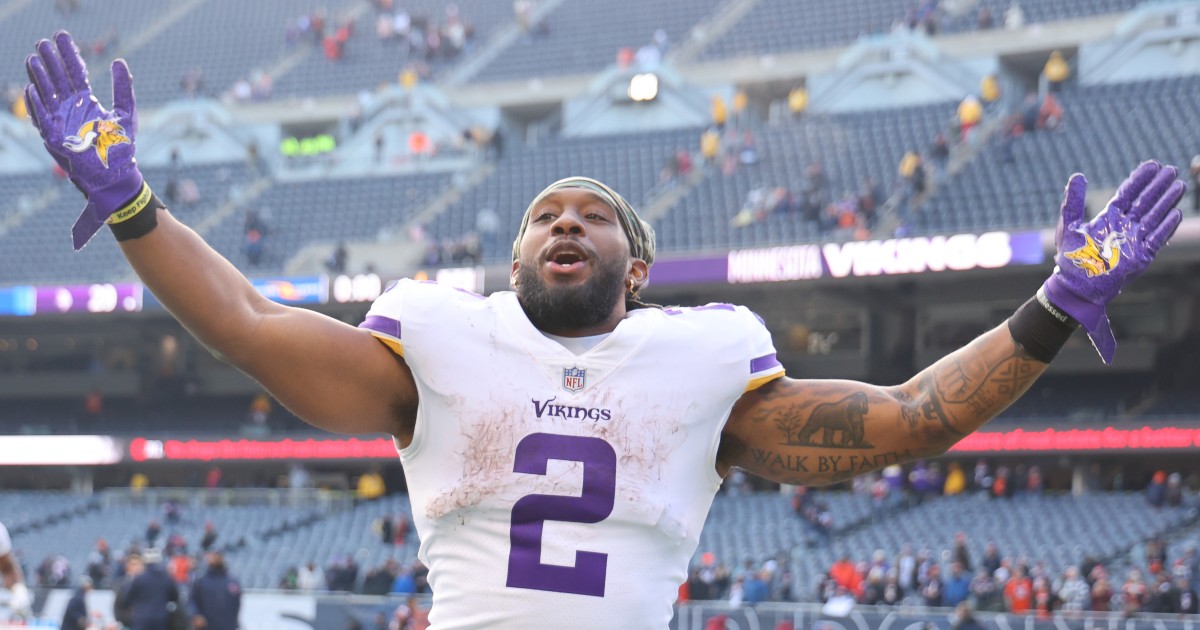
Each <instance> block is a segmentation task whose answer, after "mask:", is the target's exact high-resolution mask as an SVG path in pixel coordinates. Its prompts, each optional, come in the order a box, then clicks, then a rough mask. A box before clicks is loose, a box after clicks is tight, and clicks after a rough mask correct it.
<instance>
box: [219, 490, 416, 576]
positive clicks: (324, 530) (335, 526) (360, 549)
mask: <svg viewBox="0 0 1200 630" xmlns="http://www.w3.org/2000/svg"><path fill="white" fill-rule="evenodd" d="M411 514H412V510H411V508H410V507H409V503H408V496H407V495H392V496H388V497H384V498H381V499H378V500H376V501H370V502H365V503H360V504H359V505H357V506H356V507H354V508H352V509H349V510H342V511H336V512H332V513H329V514H325V515H323V516H322V517H321V518H319V519H316V520H313V521H312V523H310V524H309V525H307V526H306V527H298V528H295V529H293V530H291V531H288V532H286V533H283V534H281V535H278V536H271V537H267V538H265V539H262V540H259V541H257V542H255V543H253V544H250V545H248V546H247V547H246V548H245V549H242V550H238V551H235V552H233V553H232V554H230V556H229V562H230V565H231V566H233V567H235V568H236V570H237V571H239V575H240V578H241V580H242V583H243V584H245V585H246V586H248V587H251V588H274V587H276V586H277V585H278V583H279V579H280V577H282V576H283V574H284V573H285V572H286V571H287V570H288V568H290V567H299V566H303V565H305V564H307V563H308V562H314V563H316V565H317V566H318V567H322V568H323V567H326V566H328V565H329V564H330V563H331V562H334V561H336V560H338V559H340V558H353V559H354V561H355V562H356V563H357V564H358V565H359V578H360V580H361V578H362V577H363V575H365V573H366V572H367V571H368V570H370V569H372V568H374V567H377V566H379V565H380V564H383V563H384V562H385V561H387V560H388V559H393V560H396V561H397V562H399V563H401V564H411V563H412V562H413V560H414V559H416V557H417V548H418V547H419V546H420V541H419V540H418V539H417V535H416V532H415V531H413V530H410V533H409V535H408V538H407V541H406V543H405V544H404V545H385V544H383V542H382V541H381V540H380V537H379V535H378V534H377V533H375V532H374V530H373V529H372V526H373V524H374V523H375V521H376V520H377V519H380V518H383V517H388V518H393V517H396V516H398V515H404V516H405V518H407V519H409V521H410V522H411V521H412V516H411Z"/></svg>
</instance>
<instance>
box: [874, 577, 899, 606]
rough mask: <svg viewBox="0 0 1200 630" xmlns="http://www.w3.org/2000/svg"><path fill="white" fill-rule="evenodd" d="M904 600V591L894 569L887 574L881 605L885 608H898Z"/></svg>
mask: <svg viewBox="0 0 1200 630" xmlns="http://www.w3.org/2000/svg"><path fill="white" fill-rule="evenodd" d="M903 599H904V589H903V588H901V587H900V580H899V577H898V576H897V574H896V570H895V569H893V570H891V571H888V572H887V578H886V581H885V582H884V584H883V596H882V597H881V598H880V600H879V603H880V604H882V605H884V606H898V605H900V602H901V601H902V600H903Z"/></svg>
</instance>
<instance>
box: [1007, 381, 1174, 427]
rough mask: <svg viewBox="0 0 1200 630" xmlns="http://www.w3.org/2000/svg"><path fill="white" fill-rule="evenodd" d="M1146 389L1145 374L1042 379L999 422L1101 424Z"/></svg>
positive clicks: (1147, 386)
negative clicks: (1030, 421) (1044, 421)
mask: <svg viewBox="0 0 1200 630" xmlns="http://www.w3.org/2000/svg"><path fill="white" fill-rule="evenodd" d="M1149 387H1150V378H1149V377H1148V376H1146V375H1136V374H1120V375H1106V374H1093V375H1088V376H1074V377H1071V376H1046V377H1042V378H1040V379H1038V381H1037V382H1036V383H1034V384H1033V387H1031V388H1030V390H1029V391H1028V392H1026V393H1025V395H1024V396H1022V397H1021V398H1018V399H1017V401H1016V402H1014V403H1013V404H1012V406H1010V407H1009V408H1008V409H1005V410H1004V411H1003V412H1002V413H1001V415H1000V418H999V420H1000V421H1006V420H1011V421H1014V422H1020V421H1025V420H1050V421H1056V422H1067V423H1088V424H1103V423H1105V422H1106V421H1107V422H1112V421H1113V420H1115V419H1117V418H1119V417H1121V416H1122V415H1123V414H1124V413H1125V412H1126V411H1128V410H1129V409H1130V408H1132V407H1133V406H1134V405H1136V404H1137V403H1139V402H1141V401H1142V399H1144V398H1145V396H1146V391H1147V389H1148V388H1149ZM1194 408H1195V407H1193V409H1194ZM1142 415H1144V414H1139V418H1140V417H1141V416H1142Z"/></svg>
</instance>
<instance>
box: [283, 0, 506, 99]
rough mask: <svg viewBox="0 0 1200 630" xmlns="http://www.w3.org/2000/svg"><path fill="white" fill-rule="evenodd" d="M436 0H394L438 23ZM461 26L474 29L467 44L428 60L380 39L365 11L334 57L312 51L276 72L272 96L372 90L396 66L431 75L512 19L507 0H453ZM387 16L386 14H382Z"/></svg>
mask: <svg viewBox="0 0 1200 630" xmlns="http://www.w3.org/2000/svg"><path fill="white" fill-rule="evenodd" d="M447 6H449V5H448V4H447V3H446V2H443V1H442V0H416V1H413V0H406V1H405V2H397V3H396V7H397V8H401V7H402V8H403V9H404V10H405V11H406V12H407V13H408V14H409V15H410V16H411V17H412V18H413V19H414V20H428V21H429V22H430V23H431V24H444V23H445V21H446V8H447ZM453 6H456V7H457V8H458V15H459V16H460V19H461V20H462V22H463V23H464V25H470V26H471V27H472V29H473V30H474V33H475V35H474V37H473V39H471V40H469V41H468V46H467V49H466V51H465V52H464V53H462V54H460V55H459V56H457V57H453V58H450V57H447V56H445V55H439V56H437V57H436V58H433V59H425V58H423V57H422V58H419V59H418V56H417V54H416V53H412V54H410V53H409V52H408V48H407V46H405V45H403V44H402V43H400V42H399V41H389V42H385V41H382V40H380V39H379V38H378V37H377V36H376V34H375V32H374V29H375V20H376V19H377V17H378V15H381V14H380V13H377V12H375V11H370V12H365V13H363V15H362V17H360V18H359V19H358V22H357V23H356V26H355V28H356V32H355V35H354V37H353V38H352V39H351V40H350V42H349V44H347V46H346V51H345V53H344V56H343V57H342V59H341V60H340V61H337V62H332V61H329V60H327V59H325V58H324V57H323V56H322V55H321V53H320V51H317V52H316V53H315V54H313V55H312V56H311V57H310V58H308V59H306V60H305V61H304V62H303V63H300V64H298V65H297V66H296V67H295V68H293V69H291V70H290V71H288V72H286V73H284V74H282V75H281V76H280V77H278V78H277V79H276V81H275V97H276V98H284V97H287V98H306V97H311V96H326V95H344V94H355V93H357V92H360V91H362V90H374V89H375V88H376V87H377V86H379V85H380V84H382V83H395V82H396V80H397V76H398V75H399V74H400V71H401V70H403V69H404V68H405V67H406V66H408V65H409V64H413V65H417V64H423V65H426V66H428V73H429V76H430V77H431V78H432V80H436V79H437V78H438V77H439V76H440V75H441V74H442V73H443V72H445V71H446V70H447V69H448V68H450V67H452V66H453V65H454V64H456V63H458V62H460V61H461V60H462V59H464V58H466V57H468V56H469V55H470V54H471V52H472V50H473V49H474V48H477V47H479V46H482V45H484V44H486V42H487V41H488V38H489V37H491V36H492V35H493V34H494V33H495V32H496V31H497V30H499V29H501V28H503V27H504V26H506V25H508V24H511V23H512V22H513V19H514V18H513V11H512V3H507V2H496V1H495V0H458V2H455V3H453ZM384 15H390V14H384Z"/></svg>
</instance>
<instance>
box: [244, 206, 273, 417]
mask: <svg viewBox="0 0 1200 630" xmlns="http://www.w3.org/2000/svg"><path fill="white" fill-rule="evenodd" d="M252 230H253V228H252ZM247 419H248V420H249V421H250V424H251V425H252V426H258V427H265V426H267V424H268V423H269V422H270V421H271V396H270V395H268V394H267V393H266V392H259V393H257V394H255V395H254V398H252V399H250V409H249V411H248V412H247Z"/></svg>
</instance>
